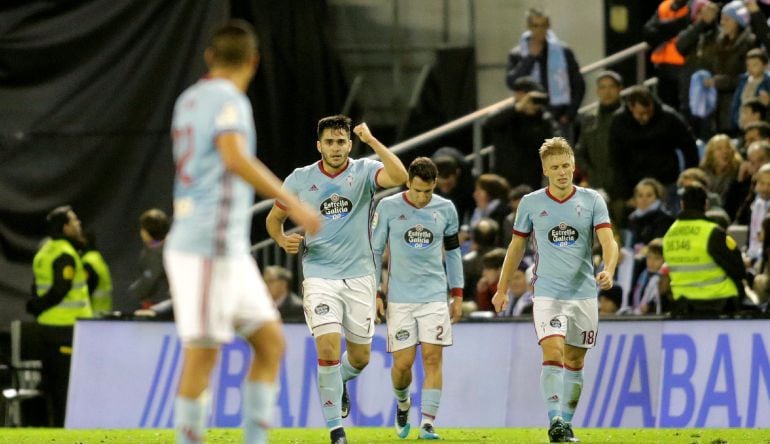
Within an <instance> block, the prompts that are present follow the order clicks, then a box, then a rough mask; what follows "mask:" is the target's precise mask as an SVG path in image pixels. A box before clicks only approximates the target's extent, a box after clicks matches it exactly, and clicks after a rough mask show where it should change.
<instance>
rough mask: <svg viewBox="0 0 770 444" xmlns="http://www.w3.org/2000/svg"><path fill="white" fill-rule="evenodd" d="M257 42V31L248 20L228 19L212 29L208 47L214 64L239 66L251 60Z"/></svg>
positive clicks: (255, 50)
mask: <svg viewBox="0 0 770 444" xmlns="http://www.w3.org/2000/svg"><path fill="white" fill-rule="evenodd" d="M258 44H259V40H258V39H257V33H256V32H255V31H254V27H253V26H251V24H250V23H249V22H247V21H245V20H229V21H228V22H227V23H225V24H223V25H222V26H220V27H219V28H217V29H216V30H214V33H213V34H212V36H211V39H210V40H209V49H210V50H211V54H212V55H213V57H214V63H215V64H218V65H224V66H240V65H243V64H244V63H248V62H249V61H251V59H252V57H254V55H255V54H256V52H257V46H258Z"/></svg>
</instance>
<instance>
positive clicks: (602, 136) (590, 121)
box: [575, 71, 623, 196]
mask: <svg viewBox="0 0 770 444" xmlns="http://www.w3.org/2000/svg"><path fill="white" fill-rule="evenodd" d="M622 89H623V79H622V78H621V77H620V74H618V73H616V72H615V71H602V72H601V73H599V76H598V77H597V78H596V96H597V99H598V101H599V106H598V107H596V109H594V110H593V111H591V112H590V113H586V114H584V115H582V116H580V119H579V121H578V122H579V126H578V142H577V145H576V147H575V161H576V162H577V166H578V169H580V172H581V173H582V174H583V176H584V177H586V178H587V179H588V185H589V186H590V187H591V188H594V189H603V190H605V191H606V192H607V193H608V194H609V195H610V196H613V194H614V192H615V183H614V181H613V180H614V177H613V171H612V162H611V160H610V123H611V122H612V116H613V114H614V113H615V111H617V110H618V109H619V108H620V106H621V105H622V103H621V101H620V91H621V90H622Z"/></svg>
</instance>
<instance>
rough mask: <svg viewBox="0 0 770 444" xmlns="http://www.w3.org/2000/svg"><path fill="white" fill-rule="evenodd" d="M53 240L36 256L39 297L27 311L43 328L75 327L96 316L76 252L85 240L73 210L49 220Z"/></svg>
mask: <svg viewBox="0 0 770 444" xmlns="http://www.w3.org/2000/svg"><path fill="white" fill-rule="evenodd" d="M46 221H47V225H48V232H49V234H50V236H51V238H50V239H48V240H46V241H45V243H44V244H43V246H42V247H41V248H40V250H39V251H38V252H37V254H36V255H35V258H34V260H33V262H32V268H33V272H34V275H35V283H34V291H35V295H34V296H33V298H32V299H31V300H30V301H29V302H28V303H27V311H28V312H29V313H31V314H33V315H34V316H36V317H37V322H38V323H39V324H41V325H51V326H72V325H74V324H75V320H76V319H77V318H90V317H92V316H93V314H92V310H91V302H90V300H89V296H88V285H87V278H88V277H87V273H86V271H85V269H84V268H83V262H82V260H81V259H80V254H79V253H78V251H77V249H76V245H79V243H80V239H82V232H81V228H80V220H78V218H77V216H76V215H75V212H73V211H72V209H71V208H70V207H69V206H64V207H59V208H56V209H54V210H53V211H51V212H50V213H49V214H48V216H47V217H46Z"/></svg>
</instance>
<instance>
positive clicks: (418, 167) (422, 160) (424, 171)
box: [409, 157, 438, 182]
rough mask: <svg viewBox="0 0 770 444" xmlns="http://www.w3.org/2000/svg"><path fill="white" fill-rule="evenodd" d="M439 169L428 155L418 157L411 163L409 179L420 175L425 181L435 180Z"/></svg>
mask: <svg viewBox="0 0 770 444" xmlns="http://www.w3.org/2000/svg"><path fill="white" fill-rule="evenodd" d="M437 176H438V169H437V168H436V165H435V164H434V163H433V161H432V160H430V159H428V158H427V157H418V158H416V159H414V160H413V161H412V163H410V164H409V180H410V181H411V180H412V179H414V178H415V177H419V178H420V179H422V180H424V181H425V182H435V181H436V177H437Z"/></svg>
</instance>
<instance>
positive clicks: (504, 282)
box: [492, 233, 529, 313]
mask: <svg viewBox="0 0 770 444" xmlns="http://www.w3.org/2000/svg"><path fill="white" fill-rule="evenodd" d="M528 239H529V237H528V236H522V235H520V234H518V233H514V234H513V239H511V243H510V244H508V251H506V252H505V260H504V261H503V269H502V271H501V272H500V280H499V281H498V282H497V292H496V293H495V295H494V296H493V297H492V305H494V307H495V311H496V312H498V313H499V312H501V311H503V310H505V309H506V308H508V285H509V284H510V281H511V276H512V275H513V272H514V271H515V270H516V269H517V268H518V267H519V263H521V259H522V258H523V257H524V252H525V251H526V249H527V240H528Z"/></svg>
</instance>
